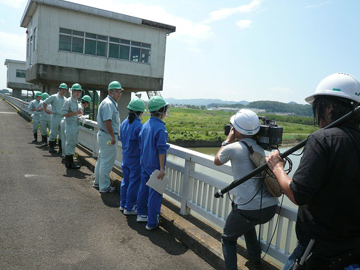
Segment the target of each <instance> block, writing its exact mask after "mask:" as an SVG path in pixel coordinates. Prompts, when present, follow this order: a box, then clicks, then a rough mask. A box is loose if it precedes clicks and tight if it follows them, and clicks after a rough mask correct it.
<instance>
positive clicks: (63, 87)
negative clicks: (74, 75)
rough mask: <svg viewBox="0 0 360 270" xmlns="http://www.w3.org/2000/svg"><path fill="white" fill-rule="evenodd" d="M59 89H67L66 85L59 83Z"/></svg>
mask: <svg viewBox="0 0 360 270" xmlns="http://www.w3.org/2000/svg"><path fill="white" fill-rule="evenodd" d="M59 89H66V90H68V86H67V84H66V83H61V84H60V85H59Z"/></svg>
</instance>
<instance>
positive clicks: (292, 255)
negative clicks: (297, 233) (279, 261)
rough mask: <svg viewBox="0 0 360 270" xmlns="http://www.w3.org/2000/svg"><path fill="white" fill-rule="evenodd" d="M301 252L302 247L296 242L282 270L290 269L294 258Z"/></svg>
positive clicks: (294, 260)
mask: <svg viewBox="0 0 360 270" xmlns="http://www.w3.org/2000/svg"><path fill="white" fill-rule="evenodd" d="M302 253H303V248H302V246H300V244H298V245H297V246H296V248H295V249H294V251H293V253H292V254H291V255H290V256H289V258H288V259H287V261H286V262H285V264H284V267H283V269H282V270H292V269H293V267H294V264H295V262H296V259H297V258H299V257H300V256H301V254H302Z"/></svg>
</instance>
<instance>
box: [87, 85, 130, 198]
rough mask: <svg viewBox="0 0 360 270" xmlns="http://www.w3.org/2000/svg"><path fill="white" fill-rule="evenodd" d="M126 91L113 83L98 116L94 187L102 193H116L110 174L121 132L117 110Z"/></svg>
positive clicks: (100, 106)
mask: <svg viewBox="0 0 360 270" xmlns="http://www.w3.org/2000/svg"><path fill="white" fill-rule="evenodd" d="M123 90H124V89H123V88H122V87H121V84H120V83H119V82H118V81H113V82H111V83H110V84H109V86H108V95H107V97H106V98H105V99H104V100H103V101H102V102H101V103H100V105H99V109H98V115H97V123H98V126H99V132H98V134H97V142H98V144H99V156H98V160H97V162H96V166H95V179H94V183H93V187H95V188H99V192H100V193H109V192H114V191H115V187H112V186H111V183H110V172H111V171H112V168H113V166H114V162H115V158H116V150H117V144H118V135H119V134H118V133H119V130H120V117H119V111H118V108H117V102H118V101H119V99H120V97H121V94H122V91H123Z"/></svg>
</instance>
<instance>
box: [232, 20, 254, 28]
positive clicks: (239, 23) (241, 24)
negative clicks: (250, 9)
mask: <svg viewBox="0 0 360 270" xmlns="http://www.w3.org/2000/svg"><path fill="white" fill-rule="evenodd" d="M251 22H252V21H251V20H240V21H237V22H236V25H237V26H239V27H240V28H248V27H249V26H250V25H251Z"/></svg>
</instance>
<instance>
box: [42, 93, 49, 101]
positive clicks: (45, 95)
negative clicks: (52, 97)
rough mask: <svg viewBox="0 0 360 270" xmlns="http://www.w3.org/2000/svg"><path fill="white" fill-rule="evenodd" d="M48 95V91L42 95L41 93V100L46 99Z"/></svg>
mask: <svg viewBox="0 0 360 270" xmlns="http://www.w3.org/2000/svg"><path fill="white" fill-rule="evenodd" d="M48 97H49V94H48V93H43V94H42V95H41V99H42V100H45V99H47V98H48Z"/></svg>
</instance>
